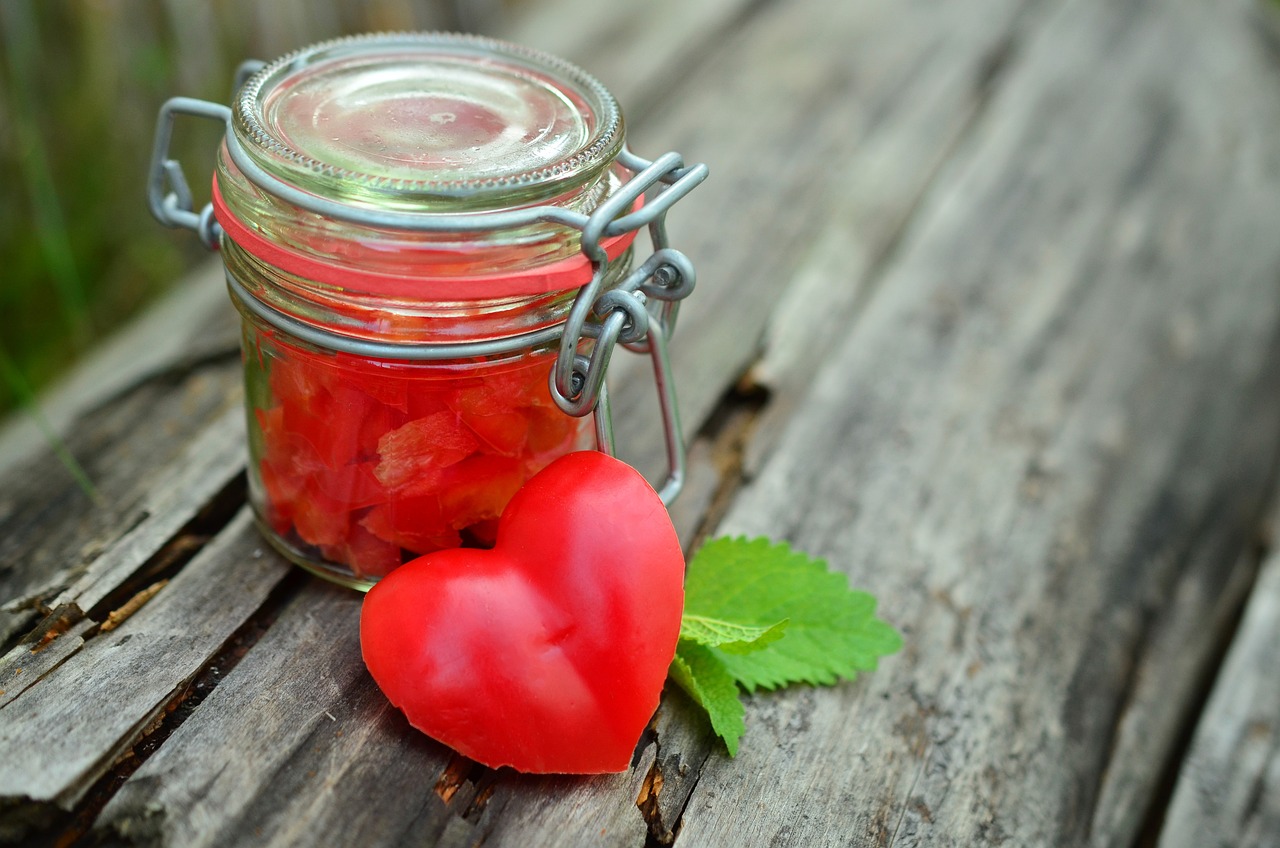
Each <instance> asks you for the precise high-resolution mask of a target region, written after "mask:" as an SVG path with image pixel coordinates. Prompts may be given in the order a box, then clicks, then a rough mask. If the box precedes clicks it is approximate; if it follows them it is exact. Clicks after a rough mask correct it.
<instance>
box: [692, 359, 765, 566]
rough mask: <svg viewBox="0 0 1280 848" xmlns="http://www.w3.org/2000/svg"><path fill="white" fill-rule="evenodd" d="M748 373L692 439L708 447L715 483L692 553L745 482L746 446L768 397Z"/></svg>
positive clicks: (699, 524)
mask: <svg viewBox="0 0 1280 848" xmlns="http://www.w3.org/2000/svg"><path fill="white" fill-rule="evenodd" d="M750 374H751V372H750V370H748V371H747V373H746V375H744V376H743V377H742V378H741V379H739V380H738V381H737V382H736V383H735V384H734V385H733V386H732V387H731V388H730V389H729V390H728V391H726V392H725V393H724V395H722V396H721V398H720V401H719V402H718V403H717V404H716V406H715V408H714V409H713V410H712V411H711V414H710V415H709V416H708V417H707V420H706V423H705V424H703V426H702V428H701V429H700V430H699V432H698V435H697V437H696V438H697V439H699V440H700V441H703V442H705V443H707V444H709V445H710V448H711V451H710V453H711V462H712V463H713V464H714V465H715V468H716V473H717V474H718V476H719V484H718V485H717V486H716V489H715V491H714V492H713V493H712V495H711V499H710V503H709V504H708V505H707V507H706V509H705V510H704V512H703V517H702V520H701V521H700V522H699V523H698V525H697V527H696V529H695V530H694V532H693V535H692V537H691V538H690V542H689V545H688V550H690V551H696V550H697V549H698V548H699V547H700V546H701V545H702V543H703V542H704V541H706V539H707V538H708V537H709V536H710V535H711V534H712V533H714V532H715V529H716V527H717V526H718V525H719V523H720V519H721V518H723V517H724V515H725V513H726V512H728V510H729V507H730V506H731V505H732V504H733V501H734V498H735V497H736V495H737V492H738V490H739V489H740V488H742V486H743V484H744V483H746V482H747V479H748V474H747V465H746V456H747V447H748V445H749V444H750V442H751V436H752V434H753V433H754V432H755V428H756V424H757V423H758V421H759V419H760V416H761V415H762V414H763V412H764V410H765V408H766V407H767V406H768V404H769V401H770V398H771V392H770V391H769V389H768V388H767V387H765V386H763V385H760V384H758V383H755V382H753V381H752V379H751V376H750Z"/></svg>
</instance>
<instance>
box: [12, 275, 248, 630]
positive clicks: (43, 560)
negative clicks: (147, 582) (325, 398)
mask: <svg viewBox="0 0 1280 848" xmlns="http://www.w3.org/2000/svg"><path fill="white" fill-rule="evenodd" d="M191 291H192V292H194V291H196V289H192V290H191ZM222 297H224V298H225V295H222ZM224 308H226V309H228V310H229V309H230V307H229V306H225V307H224ZM160 314H162V315H165V314H168V313H167V310H162V312H161V313H160ZM207 324H208V325H210V326H211V325H216V324H218V322H217V321H208V322H207ZM147 326H148V325H147V324H146V322H144V329H146V328H147ZM228 326H229V325H228ZM224 329H225V328H224ZM142 337H143V338H151V334H150V333H149V332H144V333H143V334H142ZM188 342H189V346H188V347H185V348H175V347H174V346H172V345H170V346H167V347H165V346H159V347H162V348H163V349H165V350H168V351H169V352H170V353H171V354H173V356H175V357H177V358H169V359H157V360H150V359H148V360H146V362H147V368H146V369H145V370H143V371H140V372H134V373H133V376H134V377H135V378H136V380H135V382H132V383H129V384H127V387H126V388H125V389H122V390H121V391H122V394H119V395H112V396H108V397H105V398H103V397H99V398H98V400H99V402H100V404H99V405H98V406H93V407H87V408H82V409H80V411H79V414H80V415H81V418H80V419H79V423H78V424H76V425H75V426H74V427H72V429H71V430H70V431H69V432H68V433H67V434H66V445H67V448H68V449H69V451H70V452H71V453H72V454H73V455H74V456H75V457H76V458H77V460H78V461H79V463H80V464H81V465H82V466H83V467H84V469H85V471H86V473H87V475H88V477H89V479H90V480H91V481H92V484H93V486H94V492H92V493H89V492H86V491H85V490H83V489H82V488H81V487H80V485H79V484H78V483H77V482H76V480H75V478H74V477H73V476H72V475H71V474H70V473H69V472H68V470H67V469H66V468H65V467H63V465H62V464H61V463H60V461H59V460H58V459H57V457H56V456H54V455H53V453H51V452H49V451H48V450H46V451H44V452H43V453H42V454H38V455H35V456H32V457H30V458H29V459H28V461H27V462H26V463H25V464H19V465H16V466H15V467H12V468H10V469H9V470H8V471H7V472H5V473H4V474H3V477H2V478H0V605H3V606H0V644H5V643H7V642H8V641H9V640H10V639H11V638H12V637H13V636H14V635H15V634H19V633H21V632H22V631H23V630H24V629H26V628H27V627H29V626H30V625H31V623H32V622H33V621H34V620H35V619H36V617H37V612H36V608H39V607H43V606H46V605H48V604H50V603H51V602H52V601H53V600H54V599H55V597H56V596H57V595H59V594H61V593H62V592H63V590H65V589H66V588H68V587H69V586H71V585H72V584H73V583H76V582H77V581H80V582H81V588H87V586H88V584H87V583H85V582H84V581H85V579H86V572H87V570H92V572H93V573H95V574H96V573H98V572H101V571H104V570H106V571H108V572H109V573H110V574H112V575H123V574H124V573H126V572H127V571H128V570H129V569H130V568H136V567H138V566H140V565H142V564H143V563H144V562H146V560H147V559H148V558H149V557H150V556H152V555H153V554H155V553H156V551H158V550H159V548H160V546H161V545H163V544H164V543H165V542H166V541H168V538H169V535H170V534H171V533H172V532H173V530H175V529H177V528H180V527H182V526H183V525H184V524H185V523H186V522H187V521H189V520H190V519H191V518H193V517H194V516H195V515H196V514H198V513H199V511H200V510H201V509H202V508H203V507H204V506H205V505H206V504H208V502H209V501H210V499H211V496H212V494H214V493H216V492H219V491H222V490H223V489H224V488H226V487H227V485H228V484H229V483H230V482H231V481H232V480H233V479H234V478H235V477H236V475H237V474H238V473H239V471H240V468H241V466H242V464H243V460H242V459H240V458H239V456H237V455H234V454H235V452H236V451H239V452H240V453H241V454H242V453H243V450H244V448H243V442H244V436H243V431H244V424H243V413H242V412H237V410H238V407H239V404H240V397H241V390H240V387H239V370H240V369H239V362H238V359H239V358H238V355H237V354H236V352H235V351H236V348H235V337H234V335H233V334H231V335H230V336H229V337H228V336H223V337H222V338H221V340H220V341H219V340H217V338H216V334H215V336H214V337H210V338H205V339H204V340H200V337H199V335H198V334H194V333H193V334H192V335H191V336H189V337H188ZM122 347H124V348H126V349H133V348H132V347H131V346H130V345H122ZM187 353H190V354H192V356H193V357H194V358H186V354H187ZM109 361H111V362H117V361H119V358H118V357H117V356H116V355H115V354H113V355H112V356H111V357H110V358H109ZM86 373H88V374H91V375H92V374H94V373H97V368H96V366H91V365H87V366H86ZM108 382H109V383H110V385H111V386H113V387H118V386H119V384H118V383H116V382H114V381H108ZM71 385H72V386H79V385H81V382H80V380H79V379H73V380H72V383H71ZM106 551H110V555H109V557H110V562H111V563H113V566H112V568H111V569H105V566H107V565H108V564H109V561H108V560H101V561H100V558H101V557H102V556H104V552H106ZM98 586H99V587H100V589H101V591H99V592H97V593H91V594H92V595H93V597H92V598H91V597H88V596H86V597H84V598H81V597H80V593H79V592H77V593H76V596H75V597H73V598H71V600H73V601H78V602H81V603H83V602H89V601H92V602H96V600H97V599H99V598H101V597H102V595H103V593H106V592H110V591H111V590H112V589H113V588H114V586H111V585H108V583H106V582H100V583H98ZM81 610H82V611H84V612H87V611H88V609H87V608H86V607H83V606H82V607H81Z"/></svg>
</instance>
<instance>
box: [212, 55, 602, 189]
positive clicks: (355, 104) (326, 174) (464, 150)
mask: <svg viewBox="0 0 1280 848" xmlns="http://www.w3.org/2000/svg"><path fill="white" fill-rule="evenodd" d="M234 131H235V133H236V136H237V137H238V139H239V140H240V142H241V144H242V145H243V147H244V149H245V151H246V153H247V154H248V155H249V156H250V157H252V158H253V160H254V161H255V162H256V163H257V164H258V165H259V166H261V167H262V168H263V169H264V170H266V171H267V172H268V173H270V174H271V175H272V176H274V177H276V178H278V179H280V180H283V181H285V182H287V183H290V184H292V185H294V186H297V187H298V188H301V189H304V190H306V191H308V192H311V193H314V194H317V195H320V196H323V197H328V198H332V199H334V200H340V201H343V202H347V203H352V204H355V205H359V206H370V207H374V208H385V209H404V208H413V209H417V210H421V211H430V212H464V211H470V210H476V209H493V208H502V207H511V206H515V205H522V204H527V203H536V202H540V201H545V200H549V199H551V198H554V197H556V196H558V195H561V194H563V193H564V192H566V191H568V190H570V189H573V188H575V187H578V186H582V185H583V184H585V183H587V182H589V181H591V180H592V179H594V178H596V177H598V176H600V175H601V174H602V173H604V172H605V170H606V169H607V168H608V167H609V166H610V164H611V163H612V162H613V161H614V159H615V158H616V157H617V155H618V152H619V151H620V150H621V148H622V143H623V129H622V115H621V111H620V110H619V108H618V104H617V102H616V101H615V100H614V98H613V96H612V95H611V94H610V93H609V92H608V90H606V89H605V88H604V86H603V85H601V84H600V83H599V82H598V81H597V80H596V79H595V78H594V77H592V76H590V75H589V74H587V73H586V72H585V71H582V70H581V69H579V68H577V67H576V66H574V65H571V64H570V63H568V62H565V61H563V60H561V59H557V58H555V57H553V56H550V55H547V54H544V53H540V52H537V51H534V50H529V49H526V48H523V47H518V46H516V45H512V44H507V43H505V42H500V41H494V40H492V39H484V38H478V37H473V36H464V35H453V34H439V33H423V34H419V33H406V34H384V35H372V36H357V37H352V38H344V39H338V40H335V41H329V42H324V43H321V44H317V45H313V46H311V47H307V48H304V49H302V50H300V51H298V52H296V53H292V54H290V55H287V56H284V57H282V58H280V59H278V60H276V61H275V62H273V63H271V64H270V65H267V66H266V67H265V68H263V69H262V70H261V71H259V72H258V73H257V74H255V75H254V76H253V77H252V78H251V79H250V80H249V81H248V82H247V83H246V84H245V86H244V87H243V88H242V89H241V91H240V93H239V95H238V97H237V98H236V103H235V108H234Z"/></svg>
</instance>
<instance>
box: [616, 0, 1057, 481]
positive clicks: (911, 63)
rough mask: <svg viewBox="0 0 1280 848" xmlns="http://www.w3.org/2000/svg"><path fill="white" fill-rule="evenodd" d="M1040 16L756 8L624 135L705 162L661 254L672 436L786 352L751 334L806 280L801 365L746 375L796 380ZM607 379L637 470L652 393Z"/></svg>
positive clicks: (1021, 6)
mask: <svg viewBox="0 0 1280 848" xmlns="http://www.w3.org/2000/svg"><path fill="white" fill-rule="evenodd" d="M1037 5H1038V4H1037V3H1036V2H1034V0H1028V2H1022V0H984V2H982V3H980V4H978V5H976V6H967V7H959V6H943V7H941V8H939V7H937V6H934V5H926V4H896V5H894V6H893V7H889V6H884V5H882V4H875V3H842V4H838V5H837V6H832V5H831V4H809V3H806V2H803V0H800V1H799V2H776V3H768V4H758V5H756V6H754V7H753V12H754V14H753V15H752V16H751V17H749V18H745V19H743V20H741V21H740V22H739V24H738V26H737V28H736V29H734V30H732V31H729V32H727V33H726V34H725V36H724V37H723V38H722V39H721V40H720V41H719V42H717V43H716V44H714V45H710V46H709V51H708V56H707V58H706V59H705V60H704V63H703V64H702V65H700V66H697V67H696V68H694V69H692V70H691V71H690V72H688V73H686V74H685V75H684V76H682V77H681V78H680V80H679V84H678V85H673V86H671V88H670V89H669V90H668V91H667V92H666V94H665V96H664V99H663V100H662V101H661V103H659V104H656V105H655V108H654V109H653V112H652V114H651V115H649V116H646V119H645V120H644V121H643V122H640V123H638V124H636V125H634V126H632V127H631V128H630V131H629V133H630V138H631V139H632V143H633V146H635V147H636V149H638V150H642V151H644V150H658V149H664V150H665V149H676V150H679V151H681V152H682V153H683V154H685V156H686V157H688V158H690V159H696V160H710V161H709V164H710V165H711V167H712V175H711V178H710V179H709V180H708V181H707V183H706V184H705V185H703V186H702V187H700V188H699V189H698V190H697V191H695V192H693V193H692V194H691V195H690V196H689V197H688V198H687V199H686V200H684V201H682V202H681V204H680V205H679V206H678V207H677V208H676V210H674V211H673V212H672V215H671V216H670V217H671V227H670V231H671V234H672V239H673V243H674V245H675V246H676V247H679V248H680V249H682V250H685V251H686V252H687V253H688V254H689V255H690V256H691V257H692V258H693V260H694V261H695V263H696V264H697V267H698V269H699V278H698V288H697V290H696V291H695V292H694V294H693V295H692V297H691V298H690V300H689V302H688V304H687V305H686V306H685V307H684V308H683V311H682V313H681V320H680V326H679V329H678V332H677V334H676V336H675V338H674V340H673V351H674V354H673V355H674V358H675V361H676V370H677V382H678V387H679V390H680V397H681V407H682V410H683V412H684V413H685V425H686V430H687V431H689V432H693V431H694V430H696V429H697V428H698V427H699V426H700V425H701V423H702V422H704V421H705V420H706V419H707V417H708V415H709V414H710V413H711V412H712V411H713V410H714V409H715V407H716V405H717V404H718V403H719V402H720V400H721V398H722V397H723V396H724V394H725V392H726V390H728V389H730V388H731V387H732V386H733V385H734V383H735V381H736V380H737V379H738V377H739V376H741V375H742V374H743V372H744V371H746V370H747V369H748V368H749V367H750V366H751V365H752V364H753V363H754V362H755V361H756V360H757V358H758V357H759V356H760V354H761V350H762V347H763V346H764V345H765V344H766V343H768V344H771V345H773V346H775V347H778V346H781V345H783V344H784V343H787V342H789V338H784V337H779V336H778V335H777V333H776V332H775V333H773V334H772V335H771V337H769V338H768V339H767V340H766V332H767V330H766V328H767V327H768V326H769V325H770V323H771V321H773V320H774V318H775V316H776V315H777V312H778V309H779V308H780V303H782V302H784V300H785V299H786V298H787V297H788V296H789V295H788V292H789V291H791V290H792V289H793V288H794V286H795V284H796V283H797V281H798V280H803V279H806V278H807V279H809V280H811V281H814V282H816V283H818V285H810V286H806V287H805V288H806V291H803V292H799V293H798V295H797V297H796V298H795V299H798V300H801V301H804V300H805V299H806V298H810V297H812V298H815V300H812V301H808V302H807V303H806V306H805V309H806V310H807V312H806V314H810V315H812V314H815V313H817V314H819V315H820V316H821V317H822V319H823V320H819V321H816V322H814V323H813V324H812V325H810V326H809V327H807V328H806V329H805V331H804V333H803V337H802V346H803V347H804V348H805V350H804V353H803V354H802V355H800V356H799V358H798V359H797V358H795V357H794V356H793V357H792V358H791V359H789V360H787V361H788V362H789V363H790V364H789V366H787V367H782V366H781V364H779V367H777V368H775V369H774V370H773V372H772V373H771V375H769V376H766V375H764V374H762V375H761V378H760V379H761V382H762V383H763V384H765V385H769V386H773V387H779V388H781V387H783V386H786V385H789V384H791V383H793V382H794V384H795V385H796V386H798V387H801V388H802V387H803V386H804V385H806V384H807V382H808V375H809V373H810V372H811V370H812V369H813V367H814V366H815V365H816V363H817V362H820V361H821V358H822V356H823V354H824V352H825V351H826V350H827V349H828V345H829V344H830V342H831V341H832V340H833V339H834V338H838V337H839V336H840V335H842V334H843V333H844V332H846V331H847V328H848V327H849V326H850V323H851V318H852V316H853V315H854V314H855V313H856V312H857V310H858V307H859V305H860V301H861V299H862V297H863V295H864V293H865V292H864V289H865V287H866V286H867V285H868V284H869V281H868V277H870V276H872V275H873V274H874V273H875V270H876V267H877V265H878V263H879V262H880V261H881V259H882V257H883V255H884V254H885V252H886V251H888V250H889V249H891V247H892V245H893V244H894V243H895V240H896V239H897V237H898V235H899V234H900V232H901V226H902V222H903V220H904V219H905V217H906V216H907V214H909V212H910V210H911V209H912V208H913V207H914V206H915V204H916V203H917V202H918V201H919V198H920V196H921V194H922V193H923V192H924V190H925V188H926V186H927V185H928V184H929V181H930V179H931V178H932V176H933V174H934V172H935V171H936V169H937V167H938V164H939V162H940V161H942V159H943V158H944V157H945V156H946V154H947V152H948V151H949V150H950V149H951V148H952V146H953V145H954V144H955V143H956V139H957V138H959V137H961V136H962V135H963V133H964V130H965V127H966V126H967V125H968V123H969V122H970V121H971V120H972V116H973V115H974V114H975V112H976V111H978V110H979V109H980V108H981V104H982V103H983V102H985V99H986V91H987V86H988V83H989V81H990V78H991V77H992V75H993V74H994V73H995V72H996V69H998V67H1000V65H1001V64H1002V62H1003V58H1002V57H1004V56H1005V55H1006V53H1007V51H1008V49H1009V46H1008V45H1009V43H1010V39H1012V38H1014V37H1015V35H1016V33H1017V31H1018V30H1019V28H1020V26H1021V24H1022V17H1023V15H1024V14H1025V13H1026V12H1027V10H1028V9H1034V8H1035V7H1036V6H1037ZM864 148H865V151H866V152H865V155H863V150H864ZM854 152H856V153H857V154H858V155H851V153H854ZM815 289H816V290H817V291H815ZM793 302H794V299H793ZM792 347H794V345H792ZM780 355H781V353H780ZM611 367H612V369H613V373H615V374H617V375H619V376H620V377H622V376H624V375H625V377H627V378H628V379H631V380H632V381H633V384H632V385H629V386H626V387H623V388H622V390H620V391H618V392H617V393H615V398H614V400H615V417H616V418H617V420H618V428H617V429H618V436H619V442H620V444H621V445H623V446H624V448H623V450H622V453H623V455H624V456H625V457H626V458H628V459H630V460H632V461H633V462H635V463H636V464H637V465H638V466H639V467H640V468H642V469H644V470H645V471H646V472H647V473H652V470H653V469H656V468H658V467H660V466H661V464H662V461H663V460H662V451H661V446H660V443H657V442H656V441H654V440H653V439H652V437H651V431H652V430H653V429H654V422H655V420H656V417H655V413H654V412H653V409H652V406H653V400H652V396H653V393H652V389H651V388H650V387H649V386H648V384H647V383H646V379H645V378H643V377H638V378H637V377H633V376H632V375H633V373H634V372H636V371H643V370H645V369H646V368H647V363H646V362H644V361H643V360H638V359H636V358H633V357H617V358H615V360H614V362H613V364H612V366H611Z"/></svg>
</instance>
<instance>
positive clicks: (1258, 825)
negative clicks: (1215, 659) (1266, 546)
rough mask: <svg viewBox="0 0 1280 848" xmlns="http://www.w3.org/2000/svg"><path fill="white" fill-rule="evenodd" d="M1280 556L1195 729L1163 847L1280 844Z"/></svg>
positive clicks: (1262, 577) (1262, 580)
mask: <svg viewBox="0 0 1280 848" xmlns="http://www.w3.org/2000/svg"><path fill="white" fill-rule="evenodd" d="M1277 646H1280V554H1276V553H1273V554H1272V555H1271V557H1270V558H1269V559H1268V560H1267V562H1266V563H1265V564H1264V565H1263V568H1262V571H1261V573H1260V574H1259V576H1258V582H1257V585H1256V586H1255V587H1254V590H1253V593H1252V595H1251V598H1250V601H1249V606H1248V608H1247V609H1246V610H1245V614H1244V619H1243V620H1242V621H1241V623H1240V630H1239V633H1238V634H1237V635H1236V638H1235V639H1234V640H1232V645H1231V652H1230V653H1229V654H1228V655H1227V659H1226V662H1225V664H1224V665H1223V668H1222V673H1221V675H1219V677H1218V680H1217V681H1216V682H1215V684H1214V687H1213V694H1212V695H1211V697H1210V699H1209V703H1208V706H1207V707H1206V709H1205V711H1204V714H1203V715H1202V716H1201V717H1200V721H1199V722H1198V724H1197V725H1196V734H1195V738H1194V739H1193V740H1192V742H1191V751H1190V753H1189V754H1188V755H1187V759H1186V760H1185V761H1184V762H1183V764H1182V769H1181V772H1180V774H1179V776H1178V783H1177V787H1176V788H1175V790H1174V794H1173V800H1172V802H1171V804H1170V806H1169V811H1168V813H1167V814H1166V815H1165V818H1164V826H1163V829H1162V830H1161V832H1160V842H1159V844H1160V848H1192V846H1195V848H1218V846H1222V848H1226V846H1233V848H1263V846H1273V845H1275V844H1277V841H1280V651H1278V650H1277Z"/></svg>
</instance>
